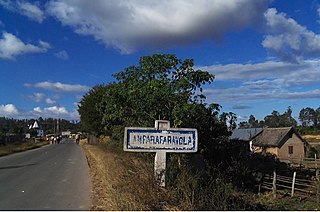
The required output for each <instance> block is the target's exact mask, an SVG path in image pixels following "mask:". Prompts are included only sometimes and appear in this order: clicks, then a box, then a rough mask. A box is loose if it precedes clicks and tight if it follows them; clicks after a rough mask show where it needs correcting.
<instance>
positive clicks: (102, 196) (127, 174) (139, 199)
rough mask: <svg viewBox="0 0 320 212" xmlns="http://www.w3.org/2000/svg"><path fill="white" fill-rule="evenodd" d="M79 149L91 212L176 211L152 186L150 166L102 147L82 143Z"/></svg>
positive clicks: (161, 193) (163, 191) (138, 159)
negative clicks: (88, 180) (87, 169)
mask: <svg viewBox="0 0 320 212" xmlns="http://www.w3.org/2000/svg"><path fill="white" fill-rule="evenodd" d="M82 147H83V149H84V151H85V153H86V156H87V159H88V163H89V166H90V172H91V173H90V175H91V179H92V185H93V196H92V202H93V206H92V208H91V210H109V211H113V210H116V211H118V210H127V211H128V210H176V209H179V208H175V207H173V206H170V204H168V202H167V201H168V198H169V195H170V194H169V193H167V192H166V190H165V189H163V188H159V187H158V186H156V185H155V184H154V179H153V166H152V163H149V162H145V161H143V158H139V157H136V156H133V155H132V153H124V152H115V151H113V150H109V149H107V148H105V147H103V146H101V145H89V144H86V143H85V142H82ZM169 199H170V198H169ZM159 200H162V201H159Z"/></svg>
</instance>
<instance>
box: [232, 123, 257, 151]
mask: <svg viewBox="0 0 320 212" xmlns="http://www.w3.org/2000/svg"><path fill="white" fill-rule="evenodd" d="M262 130H263V129H262V128H246V129H235V130H233V131H232V135H231V137H230V141H231V142H233V143H238V144H239V145H242V146H243V149H244V150H246V151H253V149H252V140H253V139H254V138H255V137H256V136H257V135H258V134H259V133H261V132H262Z"/></svg>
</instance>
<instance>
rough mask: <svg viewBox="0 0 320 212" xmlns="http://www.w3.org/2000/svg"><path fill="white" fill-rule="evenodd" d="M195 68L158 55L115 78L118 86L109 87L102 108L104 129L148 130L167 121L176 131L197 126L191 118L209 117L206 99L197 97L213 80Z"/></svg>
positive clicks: (180, 61) (148, 58) (183, 62)
mask: <svg viewBox="0 0 320 212" xmlns="http://www.w3.org/2000/svg"><path fill="white" fill-rule="evenodd" d="M193 66H194V63H193V60H191V59H187V60H184V61H182V60H180V59H178V58H177V57H176V56H174V55H162V54H156V55H152V56H146V57H141V59H140V61H139V65H138V66H130V67H128V68H126V69H125V70H124V71H122V72H119V73H117V74H115V75H114V77H115V78H116V80H117V81H118V82H117V83H112V84H110V85H109V87H108V89H107V90H106V91H105V94H104V96H103V99H102V101H101V103H100V106H99V112H100V114H102V117H103V118H102V123H103V125H104V126H105V127H106V128H107V130H111V128H112V126H114V125H126V126H145V127H147V126H153V124H154V120H157V119H166V120H170V121H171V123H173V124H174V126H176V127H177V126H192V124H195V123H196V122H194V121H193V122H192V123H190V121H189V119H190V118H192V117H196V113H197V112H200V113H202V114H204V113H206V108H205V107H204V105H202V104H201V103H202V102H203V101H204V99H205V96H204V95H202V94H198V93H199V92H200V93H201V91H202V85H204V84H205V83H211V82H212V81H213V79H214V76H213V75H211V74H209V73H208V72H205V71H201V70H195V69H194V68H193ZM199 121H200V120H199ZM205 121H206V120H205Z"/></svg>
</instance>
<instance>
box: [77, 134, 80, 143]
mask: <svg viewBox="0 0 320 212" xmlns="http://www.w3.org/2000/svg"><path fill="white" fill-rule="evenodd" d="M79 142H80V134H79V133H78V134H77V135H76V143H77V144H79Z"/></svg>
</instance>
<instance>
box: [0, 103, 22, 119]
mask: <svg viewBox="0 0 320 212" xmlns="http://www.w3.org/2000/svg"><path fill="white" fill-rule="evenodd" d="M17 114H18V109H17V108H16V106H15V105H13V104H6V105H0V116H4V117H12V116H14V115H17Z"/></svg>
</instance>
